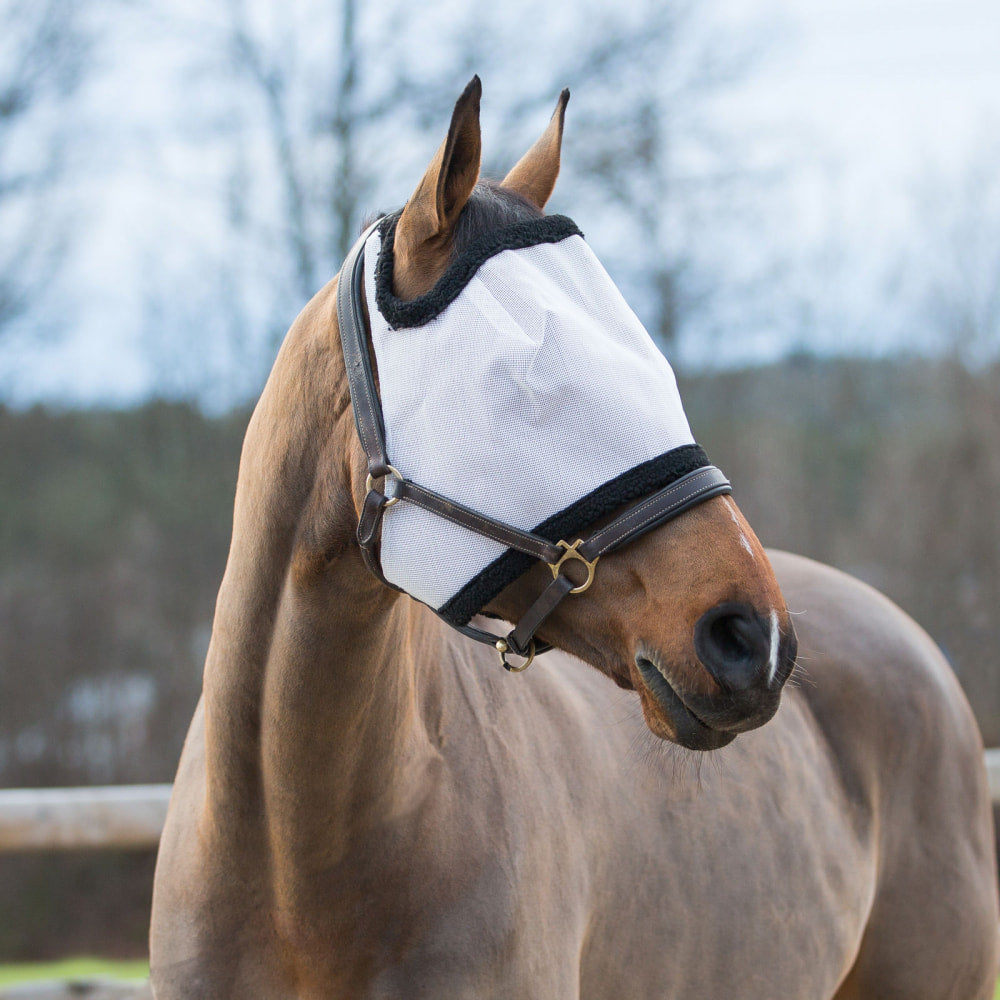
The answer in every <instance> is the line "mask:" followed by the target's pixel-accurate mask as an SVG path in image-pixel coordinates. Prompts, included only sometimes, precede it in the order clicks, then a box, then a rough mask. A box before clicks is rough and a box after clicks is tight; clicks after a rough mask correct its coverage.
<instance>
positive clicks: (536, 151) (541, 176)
mask: <svg viewBox="0 0 1000 1000" xmlns="http://www.w3.org/2000/svg"><path fill="white" fill-rule="evenodd" d="M568 103H569V89H568V88H567V89H566V90H564V91H563V92H562V93H561V94H560V95H559V100H558V102H557V103H556V110H555V111H554V112H553V113H552V119H551V121H550V122H549V124H548V127H547V128H546V129H545V131H544V132H543V133H542V134H541V136H540V137H539V139H538V141H537V142H536V143H535V144H534V146H532V147H531V149H529V150H528V152H527V153H525V154H524V156H522V157H521V159H520V160H519V161H518V163H517V166H515V167H514V169H513V170H512V171H511V172H510V173H509V174H508V175H507V176H506V177H505V178H504V179H503V182H502V183H501V185H500V186H501V187H504V188H508V189H509V190H511V191H516V192H517V193H518V194H519V195H522V196H523V197H525V198H527V199H528V201H530V202H531V203H532V204H533V205H536V206H537V207H538V208H539V209H542V208H545V203H546V202H547V201H548V200H549V197H550V196H551V194H552V189H553V188H554V187H555V186H556V178H557V177H558V176H559V151H560V149H561V148H562V134H563V120H564V119H565V117H566V105H567V104H568Z"/></svg>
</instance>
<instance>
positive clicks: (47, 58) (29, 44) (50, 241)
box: [0, 0, 91, 336]
mask: <svg viewBox="0 0 1000 1000" xmlns="http://www.w3.org/2000/svg"><path fill="white" fill-rule="evenodd" d="M89 6H90V3H88V0H0V336H2V335H3V334H4V332H5V331H9V328H10V326H11V324H12V323H13V321H14V320H16V319H17V318H18V317H20V316H21V315H22V314H23V313H24V312H25V311H26V310H27V309H28V308H29V305H30V304H31V303H32V302H33V301H34V300H36V299H37V298H39V297H40V296H41V292H42V289H43V288H44V287H45V286H46V284H47V283H48V282H50V281H51V280H52V276H53V273H54V272H56V271H57V269H58V267H59V258H60V251H61V249H62V247H63V244H64V242H65V240H66V239H67V237H68V233H67V227H66V224H65V223H66V220H65V218H64V216H63V214H62V213H61V212H60V210H59V209H58V208H57V206H56V205H55V204H54V201H55V190H56V185H57V182H58V181H59V179H60V177H61V174H62V170H63V167H64V163H65V152H66V150H65V143H64V140H65V130H64V128H63V125H64V124H65V121H66V119H65V118H64V117H63V116H61V115H60V114H59V110H60V108H61V107H62V106H63V105H64V104H65V102H66V101H67V100H68V99H69V98H70V97H71V96H72V95H73V93H74V92H75V91H76V90H77V88H78V87H79V85H80V82H81V80H82V78H83V75H84V71H85V69H86V68H87V65H88V60H89V58H90V55H91V45H90V36H89V32H88V29H87V24H86V18H85V13H86V10H87V8H88V7H89Z"/></svg>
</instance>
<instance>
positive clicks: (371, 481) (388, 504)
mask: <svg viewBox="0 0 1000 1000" xmlns="http://www.w3.org/2000/svg"><path fill="white" fill-rule="evenodd" d="M388 468H389V472H390V473H392V475H394V476H395V477H396V478H397V479H398V480H399V481H400V482H402V481H403V473H402V472H400V471H399V469H397V468H396V466H394V465H390V466H389V467H388ZM386 475H388V473H384V474H383V475H382V476H379V478H380V479H383V478H385V476H386ZM374 484H375V477H374V476H372V474H371V473H370V472H369V473H368V478H367V479H366V480H365V490H366V491H367V492H368V493H371V491H372V487H373V486H374ZM401 499H402V498H401V497H386V500H385V503H384V504H382V506H383V507H391V506H392V505H393V504H394V503H399V501H400V500H401Z"/></svg>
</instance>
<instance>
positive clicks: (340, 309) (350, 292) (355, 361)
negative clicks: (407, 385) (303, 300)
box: [337, 223, 389, 476]
mask: <svg viewBox="0 0 1000 1000" xmlns="http://www.w3.org/2000/svg"><path fill="white" fill-rule="evenodd" d="M377 224H378V223H373V224H372V225H371V226H369V227H368V229H366V230H365V232H364V233H363V234H362V236H361V238H360V239H359V240H358V241H357V243H355V244H354V246H353V247H352V248H351V251H350V253H349V254H348V255H347V259H346V260H345V261H344V266H343V267H342V268H341V269H340V279H339V280H338V282H337V323H338V324H339V326H340V343H341V346H342V349H343V352H344V364H345V365H346V366H347V384H348V387H349V388H350V390H351V407H352V408H353V410H354V423H355V425H356V426H357V428H358V437H359V438H360V440H361V447H362V448H364V450H365V455H367V456H368V471H369V472H370V473H371V474H372V475H373V476H384V475H385V474H386V473H387V472H388V471H389V459H388V457H387V455H386V450H385V424H384V423H383V420H382V406H381V404H380V402H379V398H378V393H377V392H376V391H375V377H374V375H373V374H372V366H371V361H370V359H369V356H368V333H367V330H366V328H365V317H364V312H363V310H362V305H361V304H362V301H363V298H362V284H363V281H364V273H365V244H366V243H367V241H368V237H369V236H370V235H371V234H372V232H373V231H374V229H375V226H376V225H377Z"/></svg>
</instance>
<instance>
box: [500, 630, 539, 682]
mask: <svg viewBox="0 0 1000 1000" xmlns="http://www.w3.org/2000/svg"><path fill="white" fill-rule="evenodd" d="M496 647H497V652H498V653H499V654H500V662H501V663H502V664H503V668H504V670H509V671H510V672H511V673H512V674H519V673H521V672H522V671H523V670H527V669H528V667H530V666H531V664H532V661H533V660H534V659H535V640H534V639H529V640H528V658H527V659H526V660H525V661H524V663H522V664H521V665H520V666H519V667H515V666H514V664H513V663H509V662H508V661H507V653H508V652H509V651H510V647H509V646H508V645H507V640H506V639H497V642H496Z"/></svg>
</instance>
